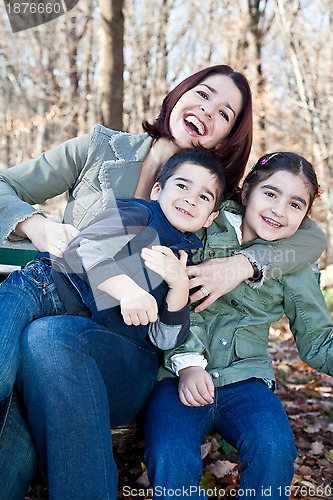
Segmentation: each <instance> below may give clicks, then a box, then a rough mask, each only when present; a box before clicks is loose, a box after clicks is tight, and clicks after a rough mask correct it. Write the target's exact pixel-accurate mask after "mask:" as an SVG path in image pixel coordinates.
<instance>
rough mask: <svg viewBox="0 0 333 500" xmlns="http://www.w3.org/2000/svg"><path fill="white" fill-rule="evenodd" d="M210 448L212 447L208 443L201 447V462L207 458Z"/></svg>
mask: <svg viewBox="0 0 333 500" xmlns="http://www.w3.org/2000/svg"><path fill="white" fill-rule="evenodd" d="M211 448H212V445H211V443H210V442H208V443H204V444H202V445H201V458H202V460H203V459H204V458H206V457H207V455H208V453H209V452H210V450H211Z"/></svg>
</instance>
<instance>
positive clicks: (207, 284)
mask: <svg viewBox="0 0 333 500" xmlns="http://www.w3.org/2000/svg"><path fill="white" fill-rule="evenodd" d="M187 274H188V276H189V278H190V289H192V288H197V287H201V288H202V287H203V290H201V288H200V289H199V290H197V291H196V292H195V293H194V294H193V295H191V302H196V301H197V300H202V299H203V298H204V297H207V298H206V300H204V301H203V302H202V303H201V304H200V305H199V306H198V307H196V309H195V312H200V311H203V310H204V309H206V307H208V306H210V305H211V304H213V302H215V300H216V299H218V298H219V297H221V295H224V294H226V293H228V292H230V291H231V290H233V289H234V288H236V286H238V285H239V284H240V283H242V281H244V280H246V279H248V278H251V276H253V267H252V265H251V263H250V261H249V260H248V259H247V257H245V255H243V254H237V255H233V256H232V257H225V258H222V259H210V260H206V261H205V262H202V263H201V264H198V265H196V266H188V267H187Z"/></svg>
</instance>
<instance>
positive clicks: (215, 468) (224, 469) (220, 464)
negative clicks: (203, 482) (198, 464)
mask: <svg viewBox="0 0 333 500" xmlns="http://www.w3.org/2000/svg"><path fill="white" fill-rule="evenodd" d="M235 467H237V464H234V463H232V462H229V460H218V461H217V462H215V463H213V464H210V465H207V469H208V470H210V471H211V472H212V473H213V474H214V476H215V477H217V479H220V478H221V477H224V476H226V475H227V474H230V472H231V471H232V470H234V468H235Z"/></svg>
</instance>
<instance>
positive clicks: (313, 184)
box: [243, 152, 319, 214]
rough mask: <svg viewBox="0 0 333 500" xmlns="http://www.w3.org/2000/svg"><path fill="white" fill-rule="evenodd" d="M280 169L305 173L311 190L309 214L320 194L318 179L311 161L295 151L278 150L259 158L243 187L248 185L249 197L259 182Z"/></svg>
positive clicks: (304, 175) (295, 173) (300, 173)
mask: <svg viewBox="0 0 333 500" xmlns="http://www.w3.org/2000/svg"><path fill="white" fill-rule="evenodd" d="M279 170H285V171H286V172H290V173H291V174H294V175H303V177H304V178H305V180H306V183H307V185H308V187H309V191H310V200H309V207H308V210H307V214H308V213H309V211H310V209H311V207H312V203H313V201H314V199H315V198H316V196H317V195H318V188H319V184H318V179H317V175H316V172H315V170H314V168H313V166H312V165H311V163H310V162H308V161H307V160H306V159H305V158H303V156H300V155H297V154H295V153H290V152H277V153H271V154H266V155H264V156H262V157H261V158H259V160H258V161H257V163H255V164H254V166H253V167H252V169H251V170H250V172H249V173H248V175H247V176H246V177H245V179H244V182H243V188H244V186H247V187H248V192H247V197H248V196H249V194H250V192H251V191H252V189H253V188H255V187H256V186H257V184H259V183H260V182H263V181H265V180H266V179H268V178H269V177H270V176H271V175H273V174H274V173H275V172H278V171H279Z"/></svg>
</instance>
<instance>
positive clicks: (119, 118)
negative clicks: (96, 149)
mask: <svg viewBox="0 0 333 500" xmlns="http://www.w3.org/2000/svg"><path fill="white" fill-rule="evenodd" d="M99 6H100V9H101V82H100V92H101V110H102V123H103V125H105V126H107V127H110V128H113V129H116V130H122V128H123V70H124V59H123V39H124V16H123V6H124V0H99Z"/></svg>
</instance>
